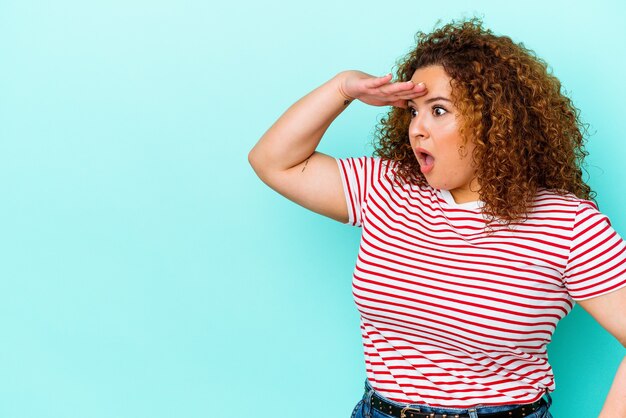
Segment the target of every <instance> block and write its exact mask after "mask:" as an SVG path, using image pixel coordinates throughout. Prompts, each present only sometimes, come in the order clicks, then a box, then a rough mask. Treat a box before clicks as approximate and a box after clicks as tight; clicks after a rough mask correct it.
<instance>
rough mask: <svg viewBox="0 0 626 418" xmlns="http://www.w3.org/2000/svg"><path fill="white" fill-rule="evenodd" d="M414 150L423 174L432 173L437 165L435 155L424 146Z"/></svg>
mask: <svg viewBox="0 0 626 418" xmlns="http://www.w3.org/2000/svg"><path fill="white" fill-rule="evenodd" d="M414 152H415V157H416V158H417V162H418V164H419V165H420V170H421V171H422V174H428V173H430V172H431V171H432V169H433V167H434V166H435V157H433V156H432V155H431V154H430V153H429V152H428V151H426V150H425V149H423V148H417V149H416V150H415V151H414Z"/></svg>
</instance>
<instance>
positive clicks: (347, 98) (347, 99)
mask: <svg viewBox="0 0 626 418" xmlns="http://www.w3.org/2000/svg"><path fill="white" fill-rule="evenodd" d="M349 74H350V71H342V72H340V73H339V74H337V75H336V76H335V77H334V79H335V80H336V87H337V91H338V92H339V94H340V95H341V97H342V98H343V101H344V102H343V104H344V105H345V106H347V105H349V104H350V103H351V102H352V101H353V100H355V99H356V98H355V97H352V96H351V95H350V94H348V93H347V92H346V80H347V79H348V77H349Z"/></svg>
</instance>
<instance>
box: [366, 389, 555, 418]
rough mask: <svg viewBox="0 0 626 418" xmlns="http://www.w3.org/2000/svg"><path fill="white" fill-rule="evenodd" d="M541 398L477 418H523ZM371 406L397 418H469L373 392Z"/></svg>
mask: <svg viewBox="0 0 626 418" xmlns="http://www.w3.org/2000/svg"><path fill="white" fill-rule="evenodd" d="M542 403H543V399H539V400H538V401H536V402H534V403H531V404H528V405H523V406H520V407H517V408H515V409H511V410H509V411H502V412H493V413H491V414H478V417H479V418H523V417H525V416H528V415H530V414H532V413H533V412H535V411H536V410H537V409H539V407H540V406H541V404H542ZM371 406H372V408H374V409H376V410H378V411H380V412H382V413H383V414H387V415H391V416H394V417H399V418H469V417H470V415H469V414H467V413H465V414H435V413H434V412H421V411H420V410H419V408H415V409H413V408H409V407H401V406H398V405H395V404H391V403H389V402H387V401H386V400H385V399H382V398H380V397H378V396H377V395H376V393H374V394H373V395H372V403H371Z"/></svg>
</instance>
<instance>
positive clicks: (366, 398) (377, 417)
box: [352, 379, 552, 418]
mask: <svg viewBox="0 0 626 418" xmlns="http://www.w3.org/2000/svg"><path fill="white" fill-rule="evenodd" d="M373 394H374V389H372V387H371V386H370V384H369V382H368V381H367V379H366V380H365V393H364V394H363V399H361V400H360V401H359V403H357V404H356V407H354V410H353V411H352V418H390V417H391V415H387V414H385V413H383V412H380V411H379V410H377V409H372V408H371V399H372V395H373ZM376 396H379V397H380V398H382V399H384V400H386V401H387V402H389V403H391V404H394V405H397V406H400V407H403V406H406V404H400V403H397V402H394V401H391V400H389V399H387V398H385V397H384V396H382V395H381V394H380V393H377V394H376ZM550 405H552V398H551V397H550V394H549V393H548V392H546V398H544V399H543V402H542V404H541V406H540V407H539V409H537V410H536V411H535V412H533V413H532V414H530V415H527V416H526V418H552V415H551V414H550V411H549V410H548V409H550ZM518 406H520V405H501V406H480V407H476V408H473V409H458V408H435V407H430V406H427V405H422V404H411V407H414V408H420V411H422V412H428V413H432V412H434V413H435V414H448V415H452V416H454V414H466V415H469V416H470V417H471V418H480V416H481V414H492V413H494V412H502V411H508V410H511V409H515V408H517V407H518Z"/></svg>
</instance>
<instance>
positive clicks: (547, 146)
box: [249, 20, 626, 418]
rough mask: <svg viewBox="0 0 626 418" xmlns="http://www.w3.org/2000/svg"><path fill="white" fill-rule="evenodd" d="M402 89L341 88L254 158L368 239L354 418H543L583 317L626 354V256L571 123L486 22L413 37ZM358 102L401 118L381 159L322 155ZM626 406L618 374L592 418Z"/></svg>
mask: <svg viewBox="0 0 626 418" xmlns="http://www.w3.org/2000/svg"><path fill="white" fill-rule="evenodd" d="M397 78H398V80H399V81H397V82H392V77H391V75H390V74H388V75H386V76H384V77H374V76H371V75H368V74H365V73H362V72H359V71H346V72H342V73H340V74H338V75H337V76H335V77H333V78H332V79H331V80H329V81H328V82H327V83H325V84H324V85H322V86H320V87H319V88H317V89H316V90H314V91H313V92H311V93H309V94H308V95H307V96H305V97H303V98H302V99H300V100H299V101H298V102H296V103H295V104H294V105H293V106H291V107H290V108H289V109H288V110H287V111H286V112H285V114H283V115H282V116H281V117H280V118H279V119H278V120H277V121H276V123H275V124H274V125H273V126H272V127H271V128H270V129H269V130H268V131H267V132H266V133H265V135H264V136H263V137H262V138H261V139H260V140H259V142H258V143H257V144H256V145H255V147H254V148H253V149H252V151H251V152H250V154H249V160H250V163H251V164H252V166H253V168H254V170H255V171H256V172H257V174H258V175H259V177H260V178H261V179H262V180H263V181H264V182H265V183H267V184H268V185H269V186H270V187H272V188H273V189H275V190H276V191H278V192H279V193H281V194H282V195H284V196H285V197H287V198H289V199H291V200H293V201H295V202H297V203H299V204H300V205H302V206H304V207H306V208H308V209H311V210H313V211H315V212H317V213H320V214H322V215H325V216H329V217H331V218H333V219H336V220H338V221H340V222H344V223H349V224H352V225H356V226H361V227H362V228H363V231H362V238H361V245H360V250H359V256H358V260H357V265H356V268H355V272H354V279H353V293H354V297H355V301H356V304H357V307H358V309H359V312H360V313H361V329H362V335H363V346H364V350H365V359H366V370H367V380H366V387H365V394H364V396H363V399H362V400H361V401H360V402H359V403H358V404H357V406H356V408H355V409H354V411H353V414H352V416H353V417H355V416H356V417H361V416H363V417H433V416H434V417H446V416H449V417H453V416H454V417H456V416H458V417H473V418H475V417H490V418H497V417H532V418H538V417H550V416H551V415H550V412H549V411H548V409H549V406H550V402H551V400H550V395H549V392H551V391H553V390H554V387H555V386H554V379H553V374H552V369H551V367H550V365H549V363H548V359H547V354H546V346H547V344H548V343H549V342H550V339H551V337H552V333H553V332H554V329H555V327H556V324H557V322H558V321H559V320H560V319H561V318H563V317H564V316H565V315H567V313H569V311H570V310H571V309H572V308H573V306H574V302H578V303H580V304H581V306H582V307H583V308H584V309H586V310H587V311H588V312H589V313H590V314H591V315H592V316H593V317H594V318H595V319H596V320H598V322H599V323H600V324H601V325H602V326H603V327H604V328H606V329H607V330H608V331H609V332H610V333H611V334H613V335H614V336H615V337H616V338H617V339H618V340H619V341H620V342H621V343H622V344H623V345H625V346H626V244H625V243H624V241H623V240H622V239H621V238H620V237H619V236H618V235H617V233H616V232H615V231H614V230H613V229H612V228H611V226H610V223H609V221H608V219H607V218H606V217H605V216H604V215H602V214H601V213H600V212H598V210H597V208H596V206H595V205H594V203H593V202H591V201H590V200H589V199H592V198H593V194H592V191H591V190H590V188H589V186H588V185H587V184H585V182H584V181H583V180H582V172H581V168H580V167H581V164H582V162H583V158H584V156H585V155H586V152H585V151H584V148H583V135H582V132H581V131H582V129H581V125H580V123H579V120H578V116H577V111H576V109H575V108H574V107H573V105H572V103H571V102H570V100H569V99H568V98H566V97H564V96H563V95H562V94H561V88H560V83H559V81H558V80H557V79H556V78H555V77H554V76H552V75H550V74H548V72H547V69H546V64H545V63H544V62H543V61H541V60H540V59H538V58H536V57H535V56H534V55H533V54H532V53H531V52H530V51H528V50H526V49H525V48H524V47H523V46H521V45H517V44H515V43H513V42H512V41H511V40H510V39H509V38H507V37H501V36H495V35H493V34H492V33H491V32H490V31H489V30H486V29H484V28H483V27H482V24H481V22H480V21H478V20H470V21H465V22H459V23H452V24H449V25H446V26H443V27H442V28H439V29H437V30H435V31H434V32H433V33H430V34H424V33H420V34H419V35H418V38H417V46H416V48H415V50H414V51H412V52H411V53H409V54H408V55H407V56H406V58H405V59H404V60H403V62H402V63H401V64H400V66H399V69H398V74H397ZM353 100H360V101H362V102H364V103H367V104H370V105H374V106H384V105H391V106H393V107H392V109H391V110H390V112H389V115H388V116H387V117H386V118H384V119H383V120H382V121H381V124H380V127H379V135H378V136H379V141H378V144H377V147H376V158H372V157H362V158H346V159H335V158H332V157H330V156H327V155H324V154H321V153H319V152H316V151H315V149H316V147H317V145H318V143H319V141H320V140H321V138H322V136H323V134H324V132H325V131H326V129H327V128H328V126H329V125H330V124H331V123H332V122H333V120H334V119H335V118H336V117H337V116H338V115H339V114H340V113H341V112H342V111H343V110H344V109H345V108H346V107H347V106H348V105H349V104H350V103H351V102H352V101H353ZM624 394H626V360H624V361H622V363H621V365H620V367H619V369H618V372H617V374H616V376H615V379H614V383H613V385H612V387H611V389H610V391H609V394H608V396H607V398H606V401H605V405H604V408H603V410H602V412H601V415H600V416H601V417H603V418H604V417H606V418H608V417H626V397H625V395H624ZM544 396H545V398H544Z"/></svg>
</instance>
